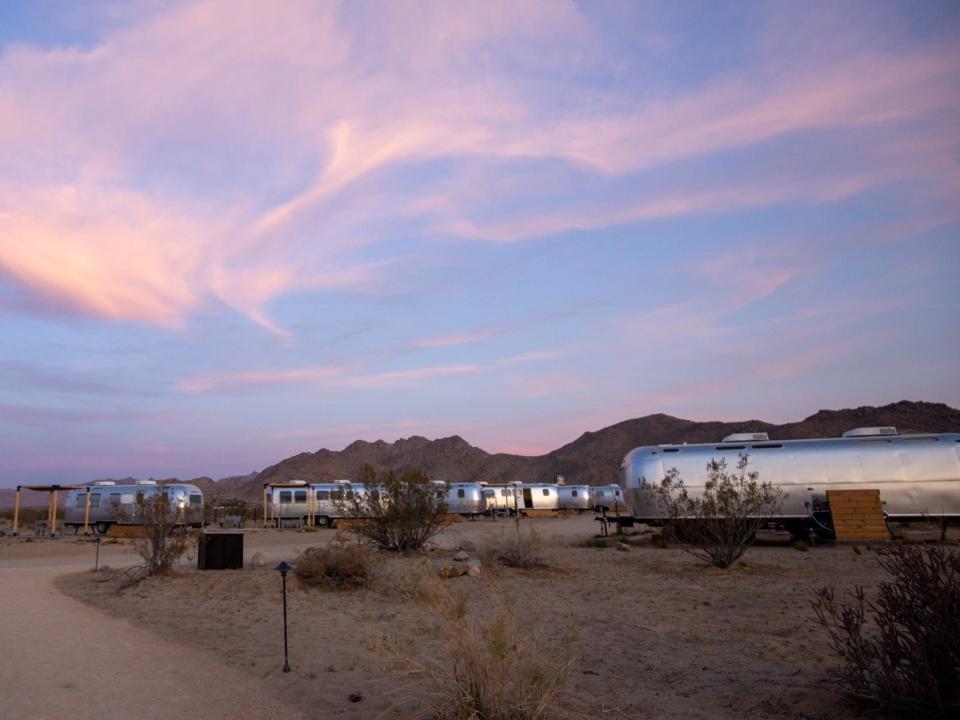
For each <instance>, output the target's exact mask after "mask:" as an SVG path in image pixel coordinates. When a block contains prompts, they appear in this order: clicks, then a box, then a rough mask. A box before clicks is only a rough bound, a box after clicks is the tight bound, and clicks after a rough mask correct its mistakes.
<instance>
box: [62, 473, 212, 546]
mask: <svg viewBox="0 0 960 720" xmlns="http://www.w3.org/2000/svg"><path fill="white" fill-rule="evenodd" d="M157 493H163V494H164V495H166V497H167V500H168V501H169V502H170V505H171V506H172V507H173V508H175V509H176V510H177V512H178V514H179V520H180V523H181V524H182V525H191V526H194V527H200V526H201V525H203V493H202V492H201V491H200V488H198V487H196V486H195V485H186V484H179V483H178V484H174V485H158V484H156V483H152V482H141V483H135V484H129V483H124V484H122V485H121V484H117V483H109V484H108V483H97V484H95V485H90V486H88V487H86V488H83V489H80V490H71V491H70V492H68V493H67V499H66V504H65V506H64V511H63V517H64V525H66V526H68V527H82V526H83V525H84V524H85V522H84V521H85V520H89V524H90V525H92V526H94V527H95V528H96V529H97V532H99V533H101V534H102V533H105V532H107V530H109V528H110V526H111V525H140V524H142V522H143V521H142V519H141V518H140V514H139V511H138V508H137V495H142V496H143V497H144V498H145V499H149V498H151V497H154V496H155V495H156V494H157ZM88 503H89V516H87V506H88Z"/></svg>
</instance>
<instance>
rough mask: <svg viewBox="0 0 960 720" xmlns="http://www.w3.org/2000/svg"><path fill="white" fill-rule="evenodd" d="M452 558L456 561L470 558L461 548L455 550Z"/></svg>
mask: <svg viewBox="0 0 960 720" xmlns="http://www.w3.org/2000/svg"><path fill="white" fill-rule="evenodd" d="M453 559H454V560H456V561H457V562H466V561H467V560H469V559H470V556H469V555H467V553H465V552H464V551H463V550H457V554H456V555H454V556H453Z"/></svg>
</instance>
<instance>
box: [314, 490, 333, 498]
mask: <svg viewBox="0 0 960 720" xmlns="http://www.w3.org/2000/svg"><path fill="white" fill-rule="evenodd" d="M329 499H330V491H329V490H317V500H329Z"/></svg>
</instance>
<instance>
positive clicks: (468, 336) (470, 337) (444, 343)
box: [413, 328, 503, 348]
mask: <svg viewBox="0 0 960 720" xmlns="http://www.w3.org/2000/svg"><path fill="white" fill-rule="evenodd" d="M501 332H503V331H502V330H500V329H496V328H491V329H489V330H480V331H478V332H473V333H463V334H457V335H440V336H437V337H430V338H423V339H422V340H415V341H414V342H413V347H415V348H435V347H448V346H450V345H466V344H468V343H475V342H481V341H482V340H488V339H489V338H492V337H495V336H496V335H499V334H500V333H501Z"/></svg>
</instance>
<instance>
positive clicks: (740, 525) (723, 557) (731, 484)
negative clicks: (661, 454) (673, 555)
mask: <svg viewBox="0 0 960 720" xmlns="http://www.w3.org/2000/svg"><path fill="white" fill-rule="evenodd" d="M748 464H749V456H748V455H747V453H741V454H740V460H739V462H738V463H737V468H736V470H734V471H728V470H727V461H726V459H724V458H721V459H720V460H717V459H715V458H714V459H711V460H710V462H708V463H707V480H706V482H705V483H704V487H703V491H702V492H698V493H693V494H692V493H691V492H690V491H689V490H688V488H687V487H686V486H685V485H684V483H683V480H682V479H681V478H680V473H679V472H678V471H677V469H676V468H673V469H671V470H670V471H669V472H667V474H666V477H664V479H663V481H662V482H661V484H660V485H659V487H657V488H656V492H657V494H658V496H659V500H660V505H661V507H662V508H663V510H664V513H665V515H666V516H667V522H666V523H665V527H664V530H665V532H666V534H667V535H668V536H669V538H670V539H671V540H672V541H674V542H678V543H680V544H681V545H682V547H683V549H684V550H686V551H687V552H689V553H691V554H692V555H694V556H695V557H698V558H700V559H702V560H706V561H707V562H709V563H710V564H711V565H715V566H716V567H719V568H726V567H730V565H732V564H733V563H735V562H736V561H737V560H738V559H740V557H741V556H742V555H743V554H744V553H745V552H746V551H747V548H749V547H750V546H751V545H752V544H753V542H754V538H755V536H756V534H757V531H758V530H759V529H760V528H761V526H762V525H763V523H764V522H765V520H766V519H767V518H770V517H772V516H774V515H776V514H777V513H778V512H779V511H780V505H781V502H782V500H783V491H782V490H780V489H779V488H775V487H773V485H771V484H770V483H762V482H759V480H758V477H759V473H757V472H756V471H748V470H747V466H748Z"/></svg>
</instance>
